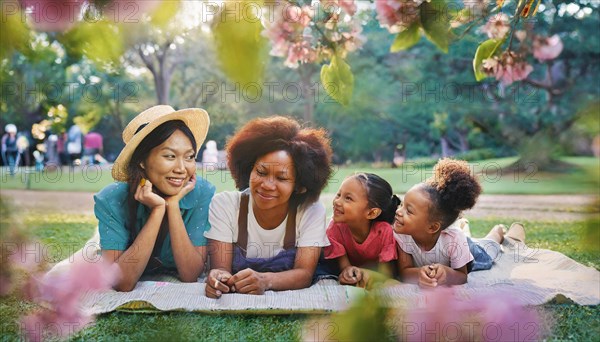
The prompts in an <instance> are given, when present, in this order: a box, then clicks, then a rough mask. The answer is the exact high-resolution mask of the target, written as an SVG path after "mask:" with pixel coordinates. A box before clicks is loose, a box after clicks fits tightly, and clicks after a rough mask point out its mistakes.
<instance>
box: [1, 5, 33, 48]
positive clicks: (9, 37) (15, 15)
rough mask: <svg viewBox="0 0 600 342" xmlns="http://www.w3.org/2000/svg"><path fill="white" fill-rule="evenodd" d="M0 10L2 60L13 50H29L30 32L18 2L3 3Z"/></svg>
mask: <svg viewBox="0 0 600 342" xmlns="http://www.w3.org/2000/svg"><path fill="white" fill-rule="evenodd" d="M1 7H2V8H0V16H2V20H0V32H2V34H0V59H4V58H6V57H9V55H10V54H11V53H12V51H13V50H15V49H16V50H19V51H21V52H23V51H24V50H27V48H28V42H29V37H30V36H29V30H28V28H27V26H26V25H25V22H24V20H22V18H24V15H25V14H23V13H21V11H20V10H19V5H18V4H17V3H16V2H7V3H3V4H2V6H1Z"/></svg>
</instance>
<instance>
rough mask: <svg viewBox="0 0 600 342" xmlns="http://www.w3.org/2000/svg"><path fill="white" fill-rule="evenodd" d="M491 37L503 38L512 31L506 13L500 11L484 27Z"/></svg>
mask: <svg viewBox="0 0 600 342" xmlns="http://www.w3.org/2000/svg"><path fill="white" fill-rule="evenodd" d="M482 30H483V32H485V33H486V34H487V36H488V37H489V38H490V39H503V38H504V37H505V36H506V34H507V33H508V32H509V31H510V19H509V18H508V15H506V14H505V13H498V14H496V15H494V16H492V17H490V19H489V20H488V22H487V23H486V24H485V25H484V26H483V27H482Z"/></svg>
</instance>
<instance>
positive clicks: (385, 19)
mask: <svg viewBox="0 0 600 342" xmlns="http://www.w3.org/2000/svg"><path fill="white" fill-rule="evenodd" d="M421 3H423V0H378V1H375V10H376V11H377V20H379V24H380V25H381V27H385V28H387V29H388V31H390V33H398V32H402V31H404V30H406V29H407V28H408V27H409V26H410V25H411V24H412V23H414V22H415V21H417V20H418V19H419V6H420V5H421Z"/></svg>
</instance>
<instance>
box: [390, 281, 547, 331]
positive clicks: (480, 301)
mask: <svg viewBox="0 0 600 342" xmlns="http://www.w3.org/2000/svg"><path fill="white" fill-rule="evenodd" d="M423 296H424V303H425V307H423V308H416V309H414V308H413V309H411V310H408V312H407V316H406V318H405V320H404V322H403V323H402V324H401V329H402V331H400V333H401V335H402V337H403V338H404V339H405V340H408V341H424V340H428V341H429V340H430V341H447V340H451V341H486V340H493V341H535V340H537V339H538V338H539V336H540V324H539V317H538V316H537V314H536V313H535V311H534V310H527V309H526V308H525V307H524V306H523V304H521V303H520V302H519V301H517V300H516V299H515V296H514V294H513V293H508V292H495V291H494V292H493V291H484V293H482V294H478V295H475V296H473V297H472V298H465V297H464V296H462V295H461V293H460V292H459V291H456V290H455V289H454V288H436V289H434V290H431V291H426V292H423Z"/></svg>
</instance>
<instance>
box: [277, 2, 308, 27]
mask: <svg viewBox="0 0 600 342" xmlns="http://www.w3.org/2000/svg"><path fill="white" fill-rule="evenodd" d="M313 15H314V12H313V10H312V9H311V8H310V7H308V6H303V7H302V8H300V7H298V6H287V7H286V11H285V14H284V19H285V21H287V22H291V23H298V24H300V25H301V26H302V27H307V26H308V25H309V24H310V21H311V20H312V17H313Z"/></svg>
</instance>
